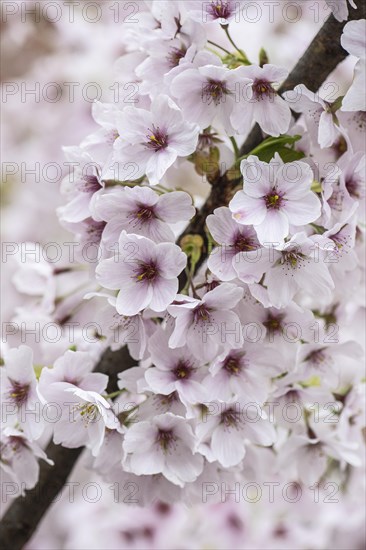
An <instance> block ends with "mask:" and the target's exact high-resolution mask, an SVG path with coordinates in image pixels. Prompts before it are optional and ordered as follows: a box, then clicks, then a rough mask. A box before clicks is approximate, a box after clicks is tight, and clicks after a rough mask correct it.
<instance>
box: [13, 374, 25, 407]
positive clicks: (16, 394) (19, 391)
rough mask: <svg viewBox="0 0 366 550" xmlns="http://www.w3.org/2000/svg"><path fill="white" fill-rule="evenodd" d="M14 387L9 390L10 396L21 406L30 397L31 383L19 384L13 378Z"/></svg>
mask: <svg viewBox="0 0 366 550" xmlns="http://www.w3.org/2000/svg"><path fill="white" fill-rule="evenodd" d="M11 385H12V389H11V391H10V392H9V397H10V399H11V400H12V401H14V403H15V404H16V405H17V406H18V407H20V406H21V405H23V404H24V403H25V402H26V401H27V398H28V392H29V384H24V385H23V384H19V382H14V381H13V380H11Z"/></svg>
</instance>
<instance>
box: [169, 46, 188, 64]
mask: <svg viewBox="0 0 366 550" xmlns="http://www.w3.org/2000/svg"><path fill="white" fill-rule="evenodd" d="M186 53H187V49H186V48H185V47H184V46H182V47H181V48H170V50H169V53H168V55H167V57H166V59H167V61H168V63H169V66H170V67H171V68H173V67H177V66H178V65H179V61H180V60H181V59H183V57H184V56H185V55H186Z"/></svg>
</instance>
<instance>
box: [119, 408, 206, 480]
mask: <svg viewBox="0 0 366 550" xmlns="http://www.w3.org/2000/svg"><path fill="white" fill-rule="evenodd" d="M194 446H195V439H194V436H193V432H192V428H191V427H190V425H189V424H188V423H187V421H186V420H185V419H184V418H181V417H179V416H175V415H174V414H172V413H166V414H161V415H158V416H155V418H152V419H151V420H150V421H148V422H147V421H146V422H139V423H137V424H135V425H133V426H131V427H130V428H129V430H128V431H127V433H126V435H125V439H124V442H123V450H124V453H125V457H124V460H123V465H124V468H126V470H127V471H129V472H132V473H134V474H136V475H152V474H159V473H161V474H163V475H164V477H166V478H167V479H168V480H169V481H171V482H172V483H174V484H175V485H179V486H180V487H183V486H184V484H185V483H187V482H192V481H195V480H196V479H197V477H198V476H199V474H200V473H201V472H202V469H203V458H202V456H201V455H200V454H198V453H195V451H194Z"/></svg>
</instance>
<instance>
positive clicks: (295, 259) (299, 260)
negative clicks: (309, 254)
mask: <svg viewBox="0 0 366 550" xmlns="http://www.w3.org/2000/svg"><path fill="white" fill-rule="evenodd" d="M305 258H306V256H304V254H301V253H300V252H295V251H291V252H282V258H281V260H280V263H281V264H282V265H284V264H285V265H287V266H288V267H291V268H292V269H297V268H298V267H302V265H303V264H304V260H305Z"/></svg>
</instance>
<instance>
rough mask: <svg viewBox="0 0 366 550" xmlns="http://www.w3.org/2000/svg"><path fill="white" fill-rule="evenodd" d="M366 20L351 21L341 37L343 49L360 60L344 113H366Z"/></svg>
mask: <svg viewBox="0 0 366 550" xmlns="http://www.w3.org/2000/svg"><path fill="white" fill-rule="evenodd" d="M365 35H366V20H365V19H360V20H358V21H349V22H348V23H346V25H345V26H344V29H343V34H342V36H341V44H342V47H343V48H344V49H345V50H347V52H348V53H350V54H351V55H354V56H356V57H357V58H358V61H357V63H356V66H355V69H354V77H353V82H352V85H351V87H350V89H349V90H348V92H347V93H346V95H345V96H344V98H343V100H342V107H341V109H342V111H366V99H365V94H364V86H365V80H366V39H365Z"/></svg>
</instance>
